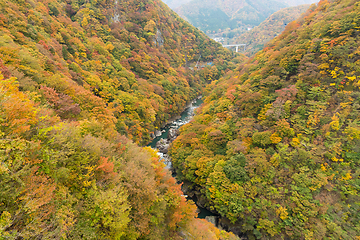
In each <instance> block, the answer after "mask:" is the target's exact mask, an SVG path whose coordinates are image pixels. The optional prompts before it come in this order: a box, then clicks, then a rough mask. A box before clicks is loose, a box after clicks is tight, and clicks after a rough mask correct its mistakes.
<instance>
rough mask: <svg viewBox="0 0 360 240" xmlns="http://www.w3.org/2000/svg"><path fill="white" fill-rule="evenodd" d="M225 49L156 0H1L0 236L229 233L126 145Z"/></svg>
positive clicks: (224, 55) (181, 100)
mask: <svg viewBox="0 0 360 240" xmlns="http://www.w3.org/2000/svg"><path fill="white" fill-rule="evenodd" d="M200 55H201V57H200V62H202V63H204V62H212V63H213V65H212V66H209V67H207V68H204V69H202V70H198V71H190V70H189V69H188V67H187V66H192V65H195V62H196V61H198V59H199V56H200ZM230 56H231V53H230V51H228V50H226V49H223V48H222V47H221V46H220V45H219V44H217V43H215V42H213V41H211V40H210V39H208V38H207V37H206V36H205V34H203V33H201V32H200V31H198V30H197V29H195V28H194V27H192V26H190V25H189V24H188V23H186V22H185V21H183V20H181V19H180V18H179V17H178V16H176V15H175V14H174V13H173V12H172V11H170V9H169V8H167V7H166V5H165V4H163V3H162V2H160V1H158V0H155V1H152V0H149V1H138V0H128V1H107V0H104V1H62V0H58V1H49V0H13V1H10V0H0V72H1V74H0V186H1V187H0V239H124V240H125V239H126V240H129V239H156V240H157V239H166V240H168V239H184V238H186V239H236V237H235V236H234V235H232V234H228V233H226V232H224V231H220V230H219V229H216V228H215V227H214V225H212V224H210V223H208V222H206V221H205V220H199V219H195V216H196V215H197V214H196V206H195V205H194V204H193V203H191V202H188V201H187V200H186V199H185V197H184V196H182V192H181V190H180V185H178V184H177V183H176V180H175V179H174V178H172V177H171V174H170V173H169V172H168V171H167V170H165V169H164V164H163V163H161V162H160V161H159V158H158V155H157V154H156V152H154V151H153V150H151V149H150V148H141V147H139V146H137V145H136V144H135V143H134V142H133V141H132V140H134V141H135V142H136V143H141V144H143V143H146V142H147V141H148V140H149V139H150V137H149V133H150V132H152V131H154V130H155V129H157V128H158V127H160V126H161V125H162V124H164V123H165V122H166V121H167V120H168V119H169V118H170V117H171V116H174V115H176V114H178V113H179V112H181V111H182V110H183V108H184V107H185V105H186V104H187V103H188V102H189V101H190V100H192V98H194V97H195V96H197V95H199V94H200V92H201V89H202V88H203V86H204V85H205V84H206V83H208V82H210V81H211V80H213V79H214V78H215V77H217V76H219V75H220V74H222V73H223V72H224V71H225V70H227V69H228V68H231V63H230V62H228V61H229V59H230Z"/></svg>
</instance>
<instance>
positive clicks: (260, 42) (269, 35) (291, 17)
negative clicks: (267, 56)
mask: <svg viewBox="0 0 360 240" xmlns="http://www.w3.org/2000/svg"><path fill="white" fill-rule="evenodd" d="M309 7H310V5H300V6H296V7H289V8H284V9H281V10H279V11H277V12H275V13H274V14H271V16H270V17H268V18H267V19H266V20H265V21H263V22H262V23H260V25H259V26H256V27H254V28H253V29H251V30H250V31H247V32H245V33H243V34H241V35H240V36H235V37H234V38H233V39H232V40H231V42H230V43H231V44H239V43H240V44H246V50H245V51H244V52H242V53H243V54H245V55H247V56H253V55H254V54H255V53H257V52H258V51H260V50H262V49H263V48H264V46H265V45H266V43H268V42H269V41H270V40H272V39H273V38H274V37H276V36H278V35H280V33H282V32H283V31H284V30H285V27H286V25H287V24H289V23H290V22H292V21H295V20H296V19H298V18H299V17H300V16H301V14H303V13H305V12H306V10H307V9H308V8H309Z"/></svg>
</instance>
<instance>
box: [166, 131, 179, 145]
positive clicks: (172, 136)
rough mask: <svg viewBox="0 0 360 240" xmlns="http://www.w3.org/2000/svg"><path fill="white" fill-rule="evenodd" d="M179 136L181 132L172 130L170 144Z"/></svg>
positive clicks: (169, 137) (169, 135) (169, 136)
mask: <svg viewBox="0 0 360 240" xmlns="http://www.w3.org/2000/svg"><path fill="white" fill-rule="evenodd" d="M177 136H179V130H178V129H176V128H170V129H169V134H168V139H169V141H170V142H172V141H174V140H175V139H176V138H177Z"/></svg>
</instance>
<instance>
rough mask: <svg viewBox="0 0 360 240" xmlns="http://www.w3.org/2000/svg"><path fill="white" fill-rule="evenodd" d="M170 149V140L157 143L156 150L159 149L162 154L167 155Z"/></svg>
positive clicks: (161, 140)
mask: <svg viewBox="0 0 360 240" xmlns="http://www.w3.org/2000/svg"><path fill="white" fill-rule="evenodd" d="M169 147H170V142H169V140H165V139H160V140H159V141H158V142H157V143H156V148H157V149H158V151H159V152H161V153H167V152H168V150H169Z"/></svg>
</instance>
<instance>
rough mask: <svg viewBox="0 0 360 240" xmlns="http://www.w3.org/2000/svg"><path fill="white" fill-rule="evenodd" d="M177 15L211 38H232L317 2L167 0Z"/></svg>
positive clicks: (290, 0) (293, 0)
mask: <svg viewBox="0 0 360 240" xmlns="http://www.w3.org/2000/svg"><path fill="white" fill-rule="evenodd" d="M164 2H165V3H166V4H168V5H169V6H170V7H171V8H172V9H173V10H174V11H175V12H177V13H178V14H179V15H180V16H181V17H183V18H184V19H186V20H187V21H189V22H190V23H191V24H192V25H194V26H195V27H197V28H199V29H200V30H202V31H204V32H205V33H206V34H208V35H209V36H211V37H214V34H217V35H216V36H218V37H219V36H221V35H222V37H228V38H233V37H234V36H235V35H239V34H241V33H244V32H246V31H247V30H248V29H251V28H253V27H255V26H258V25H259V24H260V23H261V22H263V21H264V20H265V19H266V18H267V17H269V16H270V15H271V14H273V13H275V12H276V11H278V10H280V9H284V8H286V7H291V6H297V5H302V4H311V3H315V2H317V0H264V1H260V0H254V1H250V0H239V1H234V0H222V1H219V0H192V1H188V0H183V1H178V2H177V3H176V4H174V1H172V0H164Z"/></svg>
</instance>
